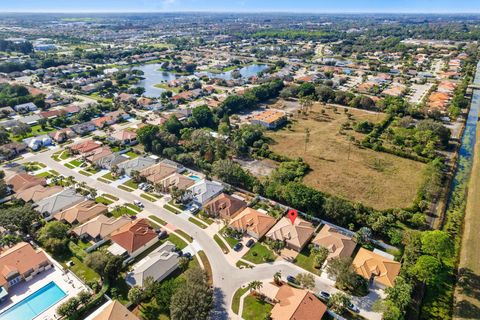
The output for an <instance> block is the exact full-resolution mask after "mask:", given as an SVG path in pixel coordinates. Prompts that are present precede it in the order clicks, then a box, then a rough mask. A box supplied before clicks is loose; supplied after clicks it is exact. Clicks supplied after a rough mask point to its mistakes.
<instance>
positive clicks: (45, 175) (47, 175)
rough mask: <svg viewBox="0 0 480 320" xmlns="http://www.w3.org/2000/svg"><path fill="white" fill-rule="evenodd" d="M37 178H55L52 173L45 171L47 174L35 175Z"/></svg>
mask: <svg viewBox="0 0 480 320" xmlns="http://www.w3.org/2000/svg"><path fill="white" fill-rule="evenodd" d="M35 176H36V177H39V178H45V179H47V178H50V177H52V176H53V174H52V173H51V172H48V171H45V172H42V173H39V174H36V175H35Z"/></svg>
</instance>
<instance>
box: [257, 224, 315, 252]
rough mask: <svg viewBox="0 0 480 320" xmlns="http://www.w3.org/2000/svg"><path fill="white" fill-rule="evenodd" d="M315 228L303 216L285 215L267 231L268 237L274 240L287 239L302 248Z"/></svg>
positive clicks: (286, 240)
mask: <svg viewBox="0 0 480 320" xmlns="http://www.w3.org/2000/svg"><path fill="white" fill-rule="evenodd" d="M314 231H315V228H314V227H313V225H312V224H311V223H310V222H307V221H305V220H303V219H301V218H297V219H295V222H294V223H293V224H292V222H291V221H290V219H288V218H287V217H283V218H282V219H280V220H279V221H278V222H277V223H276V224H275V225H274V226H273V227H272V228H271V229H270V231H268V232H267V234H266V237H267V238H270V239H272V240H279V241H285V242H287V243H289V244H291V245H292V246H294V247H295V248H299V249H300V250H301V249H302V248H303V246H305V244H306V243H307V242H308V240H310V238H311V237H312V235H313V232H314Z"/></svg>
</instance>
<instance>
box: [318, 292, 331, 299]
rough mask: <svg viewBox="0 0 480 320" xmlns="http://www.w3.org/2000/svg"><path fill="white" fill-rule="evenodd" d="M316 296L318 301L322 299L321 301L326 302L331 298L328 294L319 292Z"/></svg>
mask: <svg viewBox="0 0 480 320" xmlns="http://www.w3.org/2000/svg"><path fill="white" fill-rule="evenodd" d="M318 296H319V297H320V299H323V300H326V301H328V300H330V297H331V295H330V293H328V292H326V291H320V292H319V293H318Z"/></svg>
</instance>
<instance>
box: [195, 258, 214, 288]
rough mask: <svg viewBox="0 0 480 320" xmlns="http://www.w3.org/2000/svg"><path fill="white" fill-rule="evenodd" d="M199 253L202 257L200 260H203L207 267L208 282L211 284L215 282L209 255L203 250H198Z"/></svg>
mask: <svg viewBox="0 0 480 320" xmlns="http://www.w3.org/2000/svg"><path fill="white" fill-rule="evenodd" d="M197 254H198V256H199V257H200V260H202V263H203V266H204V267H205V272H206V273H207V278H208V283H209V284H210V285H211V284H212V283H213V272H212V266H211V265H210V261H208V257H207V255H206V254H205V252H203V250H200V251H198V252H197Z"/></svg>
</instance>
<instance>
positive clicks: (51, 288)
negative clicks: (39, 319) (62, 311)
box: [0, 281, 67, 320]
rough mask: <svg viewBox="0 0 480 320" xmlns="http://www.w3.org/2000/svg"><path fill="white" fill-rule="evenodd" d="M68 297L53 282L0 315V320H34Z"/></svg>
mask: <svg viewBox="0 0 480 320" xmlns="http://www.w3.org/2000/svg"><path fill="white" fill-rule="evenodd" d="M66 295H67V294H66V293H65V292H63V290H62V289H60V287H59V286H57V284H56V283H55V282H53V281H52V282H50V283H49V284H47V285H46V286H44V287H42V288H41V289H38V290H37V291H35V292H34V293H32V294H31V295H29V296H28V297H26V298H25V299H23V300H21V301H19V302H18V303H16V304H15V305H14V306H12V307H10V308H9V309H7V310H6V311H4V312H2V313H0V320H32V319H33V318H35V317H36V316H38V315H39V314H41V313H42V312H44V311H45V310H47V309H48V308H50V307H51V306H53V305H54V304H55V303H57V302H58V301H60V300H61V299H62V298H64V297H65V296H66Z"/></svg>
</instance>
